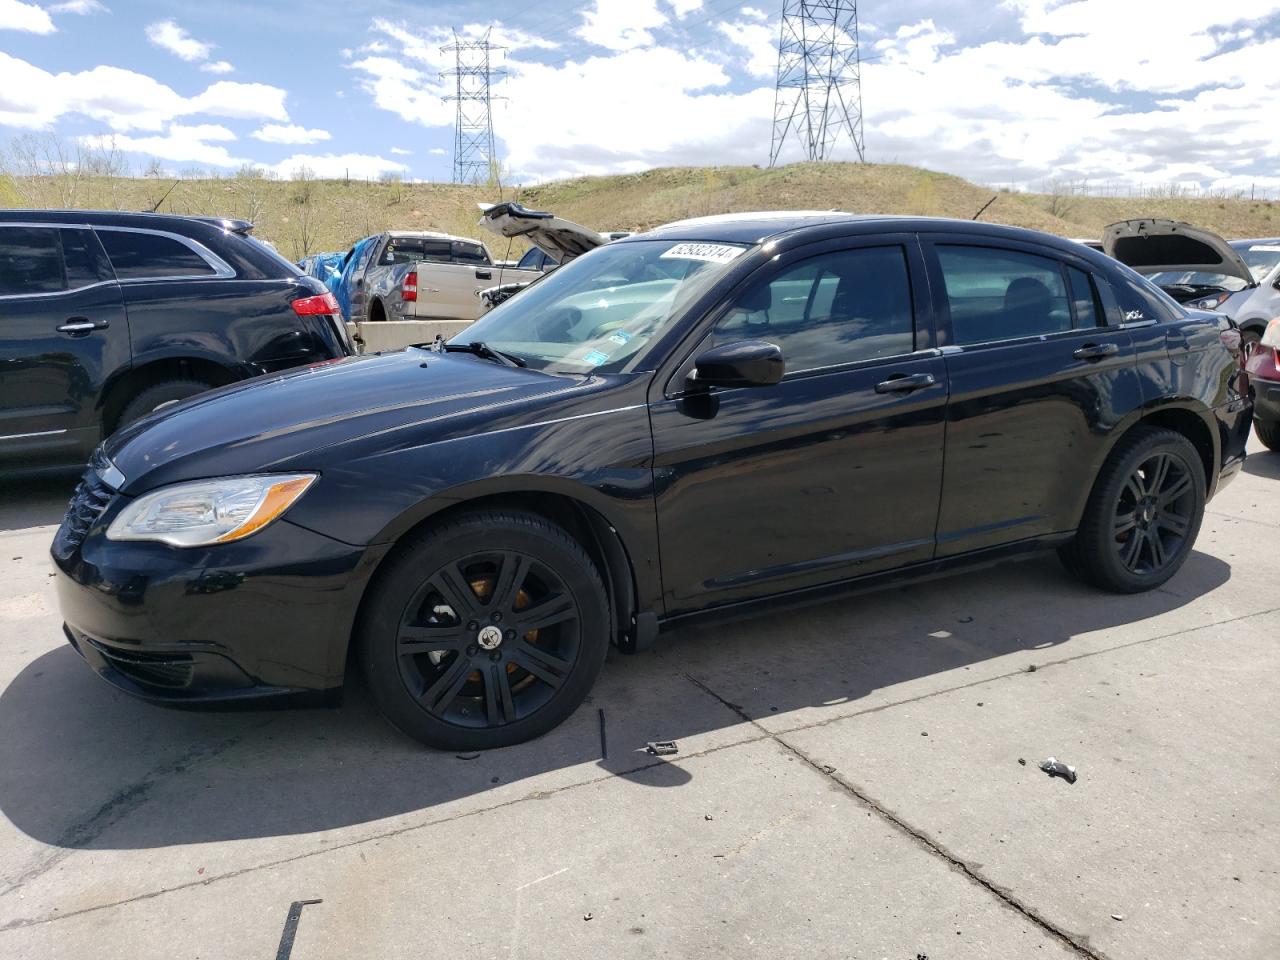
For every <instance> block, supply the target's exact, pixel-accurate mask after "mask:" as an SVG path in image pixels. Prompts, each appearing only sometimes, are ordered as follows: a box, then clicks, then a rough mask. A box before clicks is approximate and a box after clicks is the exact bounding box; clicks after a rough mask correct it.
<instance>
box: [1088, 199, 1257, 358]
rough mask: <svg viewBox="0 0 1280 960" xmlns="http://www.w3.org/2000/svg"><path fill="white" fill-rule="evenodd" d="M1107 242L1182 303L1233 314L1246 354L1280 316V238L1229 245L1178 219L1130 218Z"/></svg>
mask: <svg viewBox="0 0 1280 960" xmlns="http://www.w3.org/2000/svg"><path fill="white" fill-rule="evenodd" d="M1103 242H1104V249H1105V250H1106V252H1107V253H1108V254H1109V255H1111V256H1113V257H1115V258H1116V259H1118V260H1119V261H1120V262H1121V263H1125V264H1128V265H1129V266H1131V267H1133V268H1134V269H1135V270H1137V271H1138V272H1139V273H1141V274H1143V275H1144V276H1146V277H1147V278H1148V279H1149V280H1151V282H1152V283H1155V284H1156V285H1158V286H1159V287H1160V288H1161V289H1162V290H1164V291H1165V292H1166V293H1168V294H1169V295H1170V296H1171V297H1173V298H1174V299H1175V300H1177V301H1178V302H1179V303H1184V304H1186V305H1187V306H1188V307H1191V308H1192V309H1197V310H1213V311H1215V312H1218V313H1223V314H1226V315H1227V316H1229V317H1230V318H1231V319H1232V320H1234V321H1235V323H1236V325H1237V326H1238V327H1239V328H1240V337H1241V340H1242V342H1243V343H1244V347H1245V351H1246V352H1249V351H1251V350H1252V349H1253V348H1254V347H1255V346H1256V345H1257V344H1258V341H1259V340H1261V339H1262V334H1263V331H1264V330H1266V327H1267V323H1268V322H1269V321H1270V320H1271V319H1272V318H1273V317H1276V316H1280V238H1272V239H1264V240H1232V241H1230V242H1227V241H1226V240H1224V239H1222V237H1220V236H1218V235H1217V234H1216V233H1213V232H1212V231H1209V230H1205V229H1203V228H1201V227H1195V226H1192V225H1191V224H1187V223H1180V222H1178V221H1175V220H1126V221H1123V222H1121V223H1113V224H1111V225H1110V226H1109V227H1107V228H1106V231H1105V234H1104V241H1103Z"/></svg>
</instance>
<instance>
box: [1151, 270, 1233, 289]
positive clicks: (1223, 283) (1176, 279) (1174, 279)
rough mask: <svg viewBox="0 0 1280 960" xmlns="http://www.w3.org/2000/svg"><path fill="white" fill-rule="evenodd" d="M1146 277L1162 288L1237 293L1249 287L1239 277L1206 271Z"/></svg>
mask: <svg viewBox="0 0 1280 960" xmlns="http://www.w3.org/2000/svg"><path fill="white" fill-rule="evenodd" d="M1146 276H1147V279H1148V280H1150V281H1151V282H1152V283H1154V284H1157V285H1158V286H1161V287H1212V288H1213V289H1215V290H1229V291H1231V292H1232V293H1235V292H1236V291H1237V290H1243V289H1244V288H1245V287H1247V286H1248V284H1247V283H1245V282H1244V281H1243V280H1241V279H1240V278H1239V277H1229V276H1227V275H1226V274H1225V273H1211V272H1209V271H1204V270H1163V271H1161V272H1160V273H1151V274H1147V275H1146Z"/></svg>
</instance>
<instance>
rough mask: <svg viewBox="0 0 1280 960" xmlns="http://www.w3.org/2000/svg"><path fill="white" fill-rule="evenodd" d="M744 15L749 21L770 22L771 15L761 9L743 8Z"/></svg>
mask: <svg viewBox="0 0 1280 960" xmlns="http://www.w3.org/2000/svg"><path fill="white" fill-rule="evenodd" d="M742 15H743V16H744V17H746V18H747V19H749V20H768V19H769V15H768V14H767V13H765V12H764V11H763V10H761V9H760V8H759V7H743V8H742Z"/></svg>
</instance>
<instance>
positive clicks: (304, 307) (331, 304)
mask: <svg viewBox="0 0 1280 960" xmlns="http://www.w3.org/2000/svg"><path fill="white" fill-rule="evenodd" d="M293 312H294V313H296V314H297V315H298V316H300V317H314V316H316V315H317V314H322V313H332V314H337V313H340V312H341V308H340V307H339V306H338V298H337V297H335V296H334V295H333V294H332V293H320V294H317V295H316V296H314V297H300V298H298V299H297V300H295V301H293Z"/></svg>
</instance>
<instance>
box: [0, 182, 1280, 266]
mask: <svg viewBox="0 0 1280 960" xmlns="http://www.w3.org/2000/svg"><path fill="white" fill-rule="evenodd" d="M172 185H173V181H171V180H153V179H130V178H87V179H82V180H73V179H72V178H71V177H69V176H68V177H53V178H23V179H18V180H10V179H5V178H0V207H16V206H34V207H46V206H52V207H61V206H74V207H84V208H108V209H124V210H142V209H150V208H151V207H152V206H153V205H154V204H155V203H156V202H157V201H158V200H159V199H160V198H161V196H162V195H163V194H164V193H165V191H166V190H168V189H169V188H170V186H172ZM993 195H994V196H995V197H996V199H995V201H994V202H993V203H992V204H991V206H989V207H988V208H987V209H986V211H985V212H984V213H983V216H982V219H983V220H984V221H987V222H992V223H1007V224H1013V225H1016V226H1023V227H1032V228H1035V229H1038V230H1045V231H1047V232H1049V233H1055V234H1059V235H1061V236H1068V237H1090V238H1096V237H1099V236H1100V235H1101V232H1102V228H1103V227H1104V226H1105V225H1106V224H1108V223H1111V222H1114V221H1116V220H1123V219H1128V218H1131V217H1167V218H1170V219H1174V220H1185V221H1188V222H1190V223H1195V224H1198V225H1200V226H1203V227H1208V228H1209V229H1211V230H1214V231H1216V232H1218V233H1221V234H1222V235H1224V236H1226V237H1228V238H1233V237H1251V236H1269V235H1273V234H1280V217H1278V216H1277V214H1278V213H1280V207H1278V206H1277V204H1275V203H1270V202H1267V201H1250V200H1247V199H1235V198H1226V197H1223V198H1208V199H1200V198H1197V199H1191V198H1185V197H1121V198H1112V197H1106V198H1102V197H1081V196H1072V195H1063V194H1055V195H1048V194H1033V193H1013V192H996V191H993V190H991V189H990V188H988V187H982V186H978V185H976V184H973V183H969V182H968V181H966V180H962V179H960V178H959V177H953V176H949V175H947V174H941V173H933V172H931V171H927V170H921V169H919V168H916V167H907V166H901V165H895V164H850V163H811V164H810V163H806V164H794V165H791V166H786V167H778V168H775V169H762V168H758V167H670V168H664V169H658V170H649V171H646V172H644V173H637V174H624V175H618V176H608V177H581V178H577V179H573V180H563V181H558V182H554V183H548V184H543V185H539V186H536V187H526V188H524V189H518V190H511V189H509V188H508V189H507V190H505V191H503V192H502V195H501V197H500V196H499V192H498V190H497V189H496V188H486V187H474V186H459V185H454V184H434V183H431V184H427V183H421V184H419V183H414V184H397V183H377V182H373V183H369V182H365V181H352V182H349V183H348V182H344V181H341V180H317V181H308V182H305V183H300V182H296V181H283V180H263V179H254V178H226V179H210V180H182V181H179V182H178V183H177V185H176V186H174V188H173V190H172V192H171V193H170V194H169V195H168V197H167V198H166V199H165V200H164V203H163V205H162V206H161V208H160V209H161V210H162V211H165V212H174V213H184V214H206V215H220V216H231V217H244V218H246V219H250V220H253V221H254V222H255V223H256V224H257V230H256V233H257V235H258V236H260V237H262V238H264V239H267V240H270V241H272V242H273V243H275V244H276V246H277V247H278V248H279V249H280V251H281V252H282V253H284V254H285V255H286V256H289V257H291V258H294V259H296V258H298V257H301V256H303V255H304V254H305V253H316V252H319V251H322V250H340V249H345V248H346V247H348V246H350V244H351V243H352V241H354V240H356V239H358V238H360V237H362V236H367V235H368V234H370V233H374V232H377V231H380V230H384V229H388V228H398V229H431V230H442V231H445V232H447V233H455V234H459V235H462V236H471V237H476V238H478V239H481V240H485V241H486V242H490V247H491V249H493V252H494V254H495V255H496V256H498V257H504V256H506V255H507V253H508V251H507V249H506V247H505V244H503V243H502V242H501V241H499V240H497V239H496V238H494V237H493V236H492V235H490V234H487V233H486V232H485V231H483V230H481V229H480V228H479V227H478V226H477V224H476V220H477V219H478V212H477V210H476V204H477V202H480V201H488V202H492V201H496V200H498V199H512V198H515V199H519V200H521V201H522V202H524V203H525V204H527V205H529V206H531V207H535V208H541V209H547V210H553V211H554V212H555V213H557V214H559V215H560V216H563V217H567V218H568V219H570V220H576V221H578V222H580V223H583V224H586V225H587V226H590V227H594V228H595V229H598V230H645V229H648V228H651V227H655V226H658V225H659V224H662V223H667V222H670V221H672V220H678V219H681V218H683V217H695V216H706V215H709V214H717V213H731V212H735V211H743V210H785V209H815V210H830V209H833V208H834V209H840V210H848V211H851V212H855V213H891V214H892V213H897V214H918V215H926V216H944V217H961V218H965V219H968V218H970V217H972V216H973V215H974V214H975V213H976V212H977V211H978V209H979V208H980V207H981V206H982V205H983V204H984V203H986V202H987V201H988V200H990V199H991V198H992V196H993ZM523 249H524V247H523V244H520V243H516V244H513V245H512V247H511V254H512V255H518V254H519V253H520V252H522V251H523Z"/></svg>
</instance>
